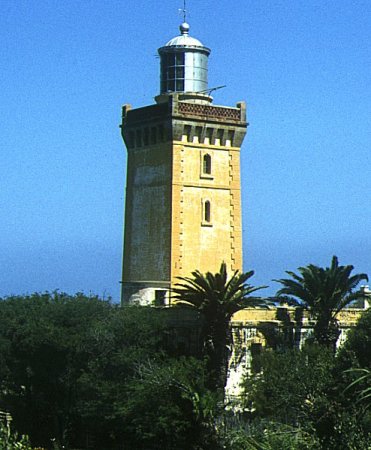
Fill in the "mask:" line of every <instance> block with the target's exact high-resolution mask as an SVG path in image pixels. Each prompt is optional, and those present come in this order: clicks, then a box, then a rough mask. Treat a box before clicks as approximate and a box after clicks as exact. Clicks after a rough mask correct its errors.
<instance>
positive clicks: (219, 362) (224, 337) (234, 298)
mask: <svg viewBox="0 0 371 450" xmlns="http://www.w3.org/2000/svg"><path fill="white" fill-rule="evenodd" d="M253 275H254V272H253V271H250V272H246V273H240V272H239V271H235V272H234V274H233V275H232V277H231V278H230V279H228V275H227V266H226V264H225V263H224V262H223V263H222V264H221V266H220V270H219V272H217V273H215V274H212V273H210V272H207V273H206V274H204V275H203V274H202V273H201V272H200V271H198V270H196V271H194V272H192V277H179V280H180V281H181V282H180V283H177V284H176V285H175V286H176V287H175V288H174V289H173V293H174V294H175V295H174V298H175V304H176V305H183V306H188V307H192V308H195V309H197V310H198V311H199V312H200V313H201V314H202V315H203V318H204V321H203V327H202V343H203V355H204V357H205V359H206V365H207V366H206V367H207V377H208V380H207V383H206V384H207V387H208V388H209V389H211V390H220V391H221V392H222V393H223V392H224V387H225V385H226V382H227V371H228V361H229V356H230V351H231V345H232V334H231V330H230V321H231V317H232V316H233V314H234V313H236V312H237V311H240V310H241V309H244V308H247V307H249V306H250V307H251V306H260V305H263V304H264V303H265V302H264V300H262V299H261V298H258V297H251V294H252V293H253V292H255V291H257V290H259V289H263V288H265V287H266V286H260V287H253V286H251V285H250V284H248V283H247V280H248V279H249V278H251V277H252V276H253Z"/></svg>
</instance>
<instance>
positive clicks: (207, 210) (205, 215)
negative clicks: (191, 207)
mask: <svg viewBox="0 0 371 450" xmlns="http://www.w3.org/2000/svg"><path fill="white" fill-rule="evenodd" d="M201 225H202V226H204V227H207V226H209V227H210V226H212V225H211V203H210V200H205V201H203V202H202V222H201Z"/></svg>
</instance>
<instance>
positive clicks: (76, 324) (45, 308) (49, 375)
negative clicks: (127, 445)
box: [0, 292, 165, 450]
mask: <svg viewBox="0 0 371 450" xmlns="http://www.w3.org/2000/svg"><path fill="white" fill-rule="evenodd" d="M161 313H162V312H161V311H159V310H156V309H154V308H145V307H142V308H139V307H128V308H120V307H118V305H113V304H111V303H110V302H108V301H102V300H100V299H98V298H96V297H91V298H90V297H86V296H84V295H82V294H77V295H75V296H69V295H67V294H62V293H57V292H55V293H45V294H33V295H30V296H25V297H23V296H17V297H9V298H6V299H3V300H1V301H0V363H1V366H0V375H1V378H0V409H3V410H5V411H9V412H10V413H11V414H12V416H13V419H14V421H13V423H14V424H15V427H16V429H17V430H18V431H19V432H20V433H22V434H23V433H24V434H27V435H29V436H30V439H31V442H32V444H33V445H40V446H43V447H48V446H49V445H50V442H51V440H52V439H53V440H55V443H56V445H57V444H58V445H64V446H66V447H68V446H70V447H72V446H74V447H76V448H77V447H79V448H83V447H84V445H85V443H86V440H87V436H88V437H89V438H90V437H91V440H93V439H94V441H95V444H94V445H95V446H94V447H91V448H95V449H101V448H105V449H106V450H108V449H113V448H121V447H122V446H121V447H120V445H121V442H122V439H123V432H122V428H123V426H122V416H121V414H120V408H122V405H123V404H125V402H126V401H127V391H128V383H129V380H130V381H131V379H132V378H133V377H135V373H136V365H137V364H138V363H139V362H140V361H143V360H146V359H148V358H151V359H152V360H156V359H161V358H163V356H164V351H163V348H164V346H163V344H162V341H163V340H164V334H165V332H164V328H165V325H163V323H164V321H163V320H162V319H161V317H160V316H161Z"/></svg>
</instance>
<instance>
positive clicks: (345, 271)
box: [274, 256, 368, 350]
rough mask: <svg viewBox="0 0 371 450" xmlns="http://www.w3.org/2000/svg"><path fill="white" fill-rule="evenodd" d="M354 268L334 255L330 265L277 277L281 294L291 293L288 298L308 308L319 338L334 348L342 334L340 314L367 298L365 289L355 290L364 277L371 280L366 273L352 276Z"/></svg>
mask: <svg viewBox="0 0 371 450" xmlns="http://www.w3.org/2000/svg"><path fill="white" fill-rule="evenodd" d="M353 268H354V267H353V266H350V265H349V266H339V263H338V259H337V257H336V256H333V258H332V262H331V266H330V267H326V268H322V267H318V266H315V265H313V264H309V265H308V266H306V267H299V268H298V271H299V272H300V275H297V274H296V273H294V272H290V271H286V273H287V274H288V275H290V276H291V277H292V279H281V280H274V281H277V282H278V283H281V284H282V285H283V287H282V288H281V289H280V290H279V291H278V292H277V296H289V297H288V298H287V297H286V300H287V299H288V300H290V301H291V302H292V303H296V304H297V305H301V306H304V307H305V308H306V309H308V310H309V311H310V313H311V315H312V316H313V318H314V319H315V325H314V330H313V331H314V338H315V340H316V341H317V342H318V343H319V344H323V345H326V346H328V347H331V348H333V349H334V350H335V348H336V341H337V339H338V337H339V334H340V331H339V325H338V321H337V319H336V316H337V315H338V314H339V312H340V311H341V310H342V309H343V308H345V307H346V306H347V305H349V304H350V303H351V302H353V301H355V300H358V299H360V298H363V295H364V294H363V293H362V292H360V291H356V292H355V291H354V290H355V288H356V287H357V285H358V284H359V282H360V281H361V280H368V277H367V275H366V274H364V273H361V274H358V275H352V276H351V275H350V274H351V272H352V270H353Z"/></svg>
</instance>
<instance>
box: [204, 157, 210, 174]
mask: <svg viewBox="0 0 371 450" xmlns="http://www.w3.org/2000/svg"><path fill="white" fill-rule="evenodd" d="M202 173H203V174H205V175H211V156H210V155H209V154H208V153H206V154H205V155H204V156H203V158H202Z"/></svg>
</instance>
